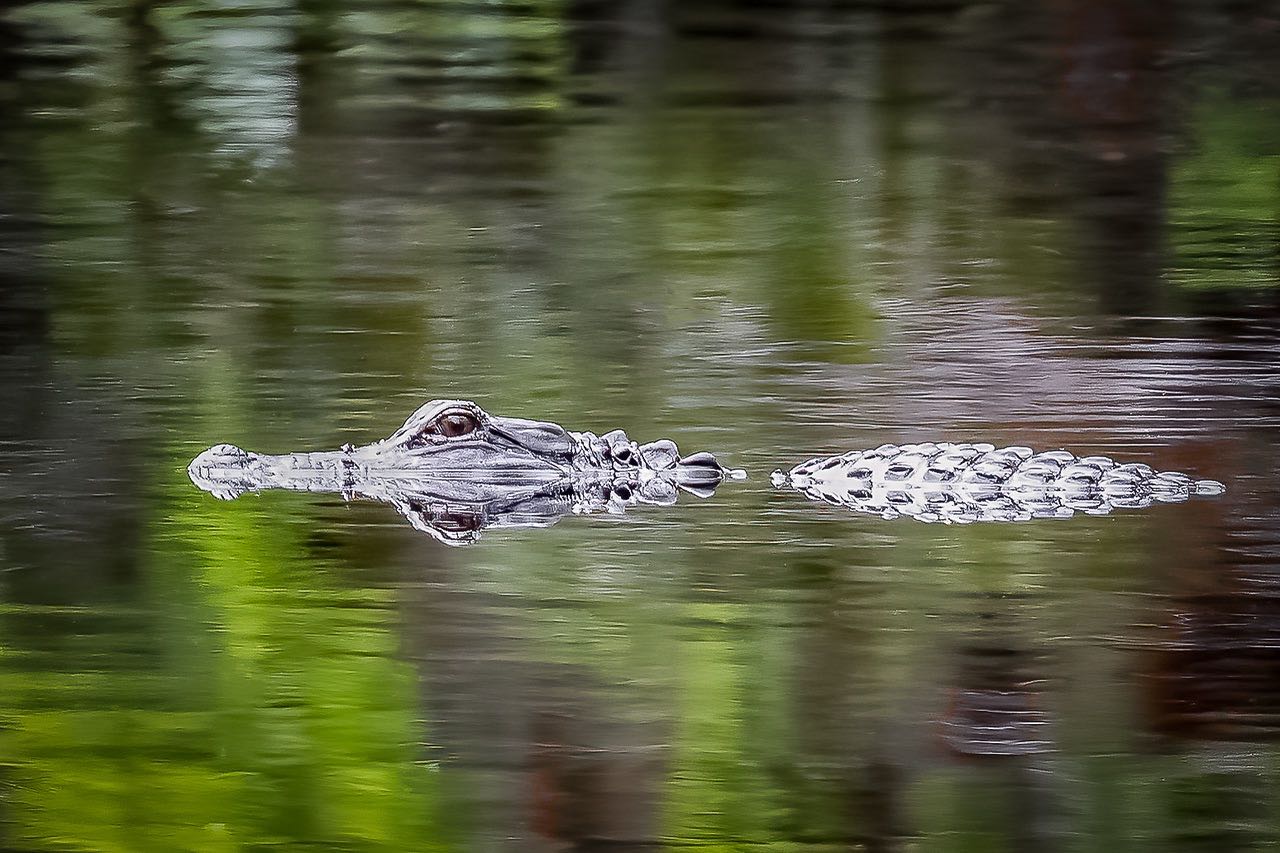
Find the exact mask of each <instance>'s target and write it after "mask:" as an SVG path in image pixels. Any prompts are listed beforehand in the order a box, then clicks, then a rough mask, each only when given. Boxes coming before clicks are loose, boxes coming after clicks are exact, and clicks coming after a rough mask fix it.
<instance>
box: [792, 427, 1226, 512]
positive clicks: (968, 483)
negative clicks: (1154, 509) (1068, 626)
mask: <svg viewBox="0 0 1280 853" xmlns="http://www.w3.org/2000/svg"><path fill="white" fill-rule="evenodd" d="M772 479H773V484H774V485H775V486H777V487H779V488H782V487H786V486H790V487H791V488H793V489H795V490H796V491H798V492H800V493H801V494H803V495H805V496H806V497H808V498H809V499H811V500H817V501H825V502H826V503H830V504H835V505H838V506H843V507H846V508H848V509H850V510H853V511H855V512H862V513H868V514H871V515H878V516H880V517H881V518H898V517H902V516H907V517H910V518H914V519H916V520H918V521H926V522H941V523H944V524H950V523H961V524H965V523H970V522H975V521H1028V520H1030V519H1033V518H1070V517H1071V516H1072V515H1074V514H1075V513H1076V512H1082V513H1085V514H1088V515H1105V514H1107V513H1109V512H1111V510H1113V509H1117V508H1129V507H1146V506H1150V505H1151V504H1153V503H1156V502H1175V501H1185V500H1187V499H1188V498H1190V497H1192V496H1193V495H1218V494H1222V492H1223V491H1225V487H1224V486H1223V485H1222V484H1221V483H1218V482H1216V481H1214V480H1193V479H1192V478H1191V477H1188V476H1187V475H1186V474H1180V473H1178V472H1176V471H1155V470H1153V469H1152V468H1151V467H1150V466H1148V465H1143V464H1135V463H1130V464H1120V463H1117V462H1115V461H1114V460H1112V459H1109V458H1107V457H1106V456H1084V457H1077V456H1075V455H1074V454H1071V453H1068V452H1067V451H1065V450H1053V451H1048V452H1045V453H1036V452H1034V451H1032V450H1031V449H1030V448H1028V447H1007V448H1003V449H1000V450H997V449H996V448H995V447H994V446H993V445H990V444H947V443H932V442H928V443H922V444H904V445H901V446H899V445H894V444H885V445H882V446H880V447H877V448H876V449H874V450H861V451H854V452H852V453H846V454H844V455H842V456H831V457H827V458H820V459H810V460H809V461H807V462H804V463H801V464H800V465H797V466H796V467H794V468H792V469H791V471H790V472H788V473H786V474H783V473H782V472H781V471H775V472H774V474H773V478H772Z"/></svg>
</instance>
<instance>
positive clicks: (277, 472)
mask: <svg viewBox="0 0 1280 853" xmlns="http://www.w3.org/2000/svg"><path fill="white" fill-rule="evenodd" d="M187 474H188V475H189V476H190V478H191V481H192V482H193V483H194V484H195V485H196V486H198V487H199V488H201V489H203V490H204V491H206V492H209V493H210V494H212V495H214V496H215V497H218V498H221V499H223V500H231V499H233V498H236V497H239V496H240V495H242V494H245V493H246V492H257V491H261V490H264V489H287V490H291V491H306V492H341V493H343V494H346V495H354V494H370V496H373V497H380V495H378V494H376V493H378V492H382V491H385V490H386V489H387V488H388V487H394V484H402V485H403V486H405V487H406V488H407V489H408V490H412V487H411V484H414V483H423V482H430V483H432V484H434V485H435V486H436V487H437V489H438V490H439V491H441V492H442V493H444V494H452V495H455V496H456V497H457V499H459V500H486V499H489V498H491V497H497V496H500V495H508V494H511V493H513V492H520V491H537V490H541V489H545V488H546V487H548V486H550V485H552V484H555V483H557V482H561V481H563V480H565V479H567V478H568V477H570V476H571V474H572V469H571V468H569V467H568V466H566V465H564V464H560V463H557V462H555V461H552V460H548V459H543V458H540V457H537V456H534V455H532V454H522V453H511V452H506V451H498V450H494V449H492V448H486V447H482V446H470V447H469V446H457V447H451V448H448V449H447V450H445V451H444V452H439V453H432V454H421V453H420V454H415V453H406V452H399V451H394V450H388V449H387V448H385V447H383V446H381V445H380V444H371V445H366V446H364V447H359V448H351V449H346V450H335V451H320V452H314V453H286V454H282V455H278V456H274V455H270V454H264V453H254V452H252V451H248V450H243V449H241V448H239V447H236V446H235V445H231V444H219V445H215V446H214V447H210V448H209V449H208V450H206V451H204V452H203V453H201V454H200V455H199V456H197V457H196V458H195V459H193V460H192V461H191V464H190V465H188V466H187Z"/></svg>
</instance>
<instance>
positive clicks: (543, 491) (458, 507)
mask: <svg viewBox="0 0 1280 853" xmlns="http://www.w3.org/2000/svg"><path fill="white" fill-rule="evenodd" d="M187 473H188V474H189V475H190V477H191V480H192V482H193V483H195V484H196V485H197V486H199V487H200V488H201V489H204V490H205V491H207V492H209V493H210V494H212V495H214V496H215V497H218V498H222V499H224V500H231V499H233V498H237V497H239V496H240V495H242V494H245V493H246V492H257V491H261V490H263V489H291V490H295V491H309V492H338V493H340V494H341V495H342V496H343V497H344V498H345V499H347V500H351V499H354V498H369V499H372V500H379V501H385V502H387V503H390V504H392V505H394V506H395V507H396V508H397V509H399V510H400V512H401V513H403V514H404V516H405V517H406V518H407V519H409V521H410V523H411V524H413V525H414V527H416V528H418V529H419V530H422V531H424V532H426V533H429V534H431V535H432V536H434V537H435V538H436V539H438V540H440V541H442V542H446V543H449V544H468V543H470V542H473V541H475V539H476V538H477V536H478V534H479V532H480V530H481V529H483V528H485V527H493V526H547V525H550V524H553V523H555V521H557V520H559V518H560V517H562V516H564V515H568V514H571V513H589V512H598V511H602V510H603V511H610V512H622V511H623V510H625V508H626V507H628V506H632V505H635V504H637V503H647V504H659V505H667V504H672V503H675V500H676V495H677V491H678V490H684V491H686V492H689V493H692V494H695V495H698V496H699V497H707V496H708V495H710V494H711V493H712V492H714V491H715V488H716V486H718V485H719V484H720V483H721V482H722V481H723V480H724V479H725V478H730V477H731V478H734V479H740V478H742V477H744V476H745V474H743V473H742V472H741V471H734V470H730V469H727V468H724V467H722V466H721V465H720V463H719V462H717V461H716V458H715V457H714V456H712V455H711V454H710V453H695V454H692V455H690V456H681V455H680V453H679V451H678V450H677V448H676V445H675V442H672V441H668V440H665V439H664V440H660V441H654V442H650V443H648V444H637V443H636V442H634V441H632V440H631V439H629V438H628V437H627V434H626V433H624V432H623V431H622V430H614V431H612V432H608V433H605V434H604V435H601V436H596V435H594V434H592V433H589V432H570V431H568V430H566V429H564V428H563V427H561V426H559V425H558V424H554V423H547V422H543V421H531V420H524V419H521V418H503V417H498V416H496V415H491V414H489V413H488V412H486V411H485V410H484V409H482V408H480V407H479V406H478V405H476V404H475V403H472V402H470V401H467V400H434V401H432V402H430V403H427V404H426V405H424V406H422V407H421V408H419V409H418V410H417V411H416V412H414V413H413V414H412V415H410V416H409V419H408V420H407V421H405V422H404V426H402V427H400V429H398V430H396V431H395V432H394V433H393V434H392V435H391V436H389V437H388V438H385V439H383V440H381V441H375V442H373V443H372V444H366V445H364V446H362V447H353V446H351V445H345V446H344V447H343V448H342V449H340V450H333V451H322V452H311V453H287V454H283V455H280V456H273V455H268V454H262V453H253V452H251V451H247V450H242V449H241V448H239V447H236V446H235V445H231V444H218V445H215V446H213V447H210V448H209V449H208V450H206V451H204V452H203V453H201V454H200V455H199V456H197V457H196V458H195V459H194V460H192V462H191V464H190V465H189V466H188V467H187Z"/></svg>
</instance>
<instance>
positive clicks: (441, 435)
mask: <svg viewBox="0 0 1280 853" xmlns="http://www.w3.org/2000/svg"><path fill="white" fill-rule="evenodd" d="M479 428H480V421H479V420H478V419H477V418H476V416H475V415H473V414H471V413H470V412H458V411H454V412H447V413H445V414H443V415H440V416H439V417H437V418H436V419H435V420H433V421H432V422H431V423H429V424H427V425H426V426H424V427H423V428H422V429H420V430H418V432H417V433H415V434H414V436H413V437H412V438H411V439H409V443H408V446H409V447H410V448H414V447H422V446H423V445H425V444H430V443H433V442H438V441H440V440H441V439H448V438H461V437H462V436H464V435H470V434H471V433H473V432H475V431H476V430H477V429H479Z"/></svg>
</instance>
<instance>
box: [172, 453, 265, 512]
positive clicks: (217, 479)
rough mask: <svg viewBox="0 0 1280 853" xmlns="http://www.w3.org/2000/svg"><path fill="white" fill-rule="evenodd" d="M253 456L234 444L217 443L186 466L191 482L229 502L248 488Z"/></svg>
mask: <svg viewBox="0 0 1280 853" xmlns="http://www.w3.org/2000/svg"><path fill="white" fill-rule="evenodd" d="M252 459H253V456H252V454H250V453H249V451H247V450H244V449H242V448H239V447H236V446H235V445H234V444H215V445H214V446H213V447H210V448H209V449H208V450H206V451H204V452H203V453H201V454H200V455H199V456H197V457H196V458H195V459H192V460H191V464H190V465H188V466H187V476H189V477H190V478H191V482H193V483H195V484H196V485H197V486H199V487H200V488H202V489H204V490H205V491H206V492H208V493H209V494H211V495H213V496H214V497H216V498H221V499H222V500H224V501H229V500H231V499H233V498H238V497H240V495H242V494H244V493H245V492H246V491H249V490H250V488H251V486H249V485H248V484H247V475H248V468H249V463H250V462H251V461H252Z"/></svg>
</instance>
